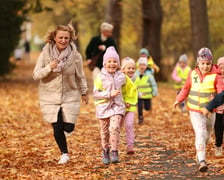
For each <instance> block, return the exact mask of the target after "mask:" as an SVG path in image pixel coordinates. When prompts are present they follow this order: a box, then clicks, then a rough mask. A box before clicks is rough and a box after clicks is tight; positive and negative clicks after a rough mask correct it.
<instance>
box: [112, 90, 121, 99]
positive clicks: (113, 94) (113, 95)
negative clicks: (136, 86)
mask: <svg viewBox="0 0 224 180" xmlns="http://www.w3.org/2000/svg"><path fill="white" fill-rule="evenodd" d="M119 94H120V91H119V90H112V91H111V93H110V97H115V96H117V95H119Z"/></svg>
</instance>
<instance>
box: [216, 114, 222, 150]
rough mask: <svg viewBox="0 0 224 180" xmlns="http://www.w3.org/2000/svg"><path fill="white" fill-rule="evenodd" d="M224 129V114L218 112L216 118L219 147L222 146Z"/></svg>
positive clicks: (217, 144) (217, 143)
mask: <svg viewBox="0 0 224 180" xmlns="http://www.w3.org/2000/svg"><path fill="white" fill-rule="evenodd" d="M223 130H224V115H223V114H219V113H216V119H215V145H216V146H217V147H221V146H222V141H223Z"/></svg>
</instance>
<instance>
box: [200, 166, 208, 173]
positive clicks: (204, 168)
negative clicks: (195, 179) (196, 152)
mask: <svg viewBox="0 0 224 180" xmlns="http://www.w3.org/2000/svg"><path fill="white" fill-rule="evenodd" d="M207 170H208V166H203V167H201V168H200V169H199V171H200V172H207Z"/></svg>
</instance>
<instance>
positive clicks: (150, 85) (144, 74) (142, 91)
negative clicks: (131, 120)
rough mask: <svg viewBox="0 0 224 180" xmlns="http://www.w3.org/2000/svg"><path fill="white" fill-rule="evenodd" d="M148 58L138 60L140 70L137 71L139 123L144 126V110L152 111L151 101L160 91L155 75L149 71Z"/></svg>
mask: <svg viewBox="0 0 224 180" xmlns="http://www.w3.org/2000/svg"><path fill="white" fill-rule="evenodd" d="M147 67H148V60H147V57H140V58H139V59H138V70H137V71H136V79H135V85H136V87H137V90H138V123H139V124H142V123H143V121H144V118H143V108H144V109H145V110H146V111H149V110H151V108H152V102H151V99H152V97H154V96H157V94H158V89H157V84H156V81H155V79H154V77H153V75H152V74H151V73H150V72H149V71H148V70H147Z"/></svg>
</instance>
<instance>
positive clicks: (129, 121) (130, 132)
mask: <svg viewBox="0 0 224 180" xmlns="http://www.w3.org/2000/svg"><path fill="white" fill-rule="evenodd" d="M134 118H135V112H127V113H126V114H125V117H124V123H125V131H126V143H127V146H132V145H133V144H134V138H135V134H134Z"/></svg>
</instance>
